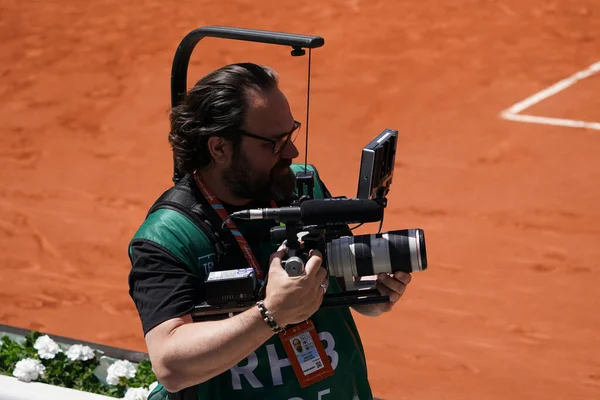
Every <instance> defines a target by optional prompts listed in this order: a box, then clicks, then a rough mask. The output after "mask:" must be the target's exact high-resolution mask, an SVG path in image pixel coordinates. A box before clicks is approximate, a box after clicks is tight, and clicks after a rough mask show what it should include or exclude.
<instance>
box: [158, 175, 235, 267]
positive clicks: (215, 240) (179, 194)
mask: <svg viewBox="0 0 600 400" xmlns="http://www.w3.org/2000/svg"><path fill="white" fill-rule="evenodd" d="M194 187H195V186H194V185H190V184H189V176H187V175H186V176H185V177H184V178H182V179H181V180H180V181H179V182H178V183H177V184H176V185H175V186H173V187H171V188H169V189H168V190H166V191H165V192H164V193H163V194H162V195H161V196H160V197H159V198H158V199H157V200H156V201H155V202H154V204H153V205H152V207H150V210H148V214H147V215H150V214H152V213H153V212H154V211H156V210H158V209H165V208H166V209H171V210H174V211H178V212H180V213H181V214H183V215H185V216H187V217H188V218H190V219H191V220H192V221H193V222H194V223H195V224H196V226H197V227H198V228H199V229H200V230H201V231H202V232H203V233H204V234H205V235H206V236H207V237H208V240H210V242H211V243H212V244H213V245H214V246H215V250H216V256H217V262H218V261H219V260H220V259H221V258H222V256H223V255H224V254H225V249H226V245H225V243H224V242H223V241H222V240H221V239H220V238H219V234H218V233H217V232H218V231H219V229H218V226H219V225H218V224H220V221H217V220H216V219H215V220H213V221H211V220H210V217H209V215H212V214H211V212H210V211H209V212H206V210H205V208H206V205H205V204H203V203H201V202H200V201H198V197H197V193H196V194H195V193H194ZM215 224H217V225H215Z"/></svg>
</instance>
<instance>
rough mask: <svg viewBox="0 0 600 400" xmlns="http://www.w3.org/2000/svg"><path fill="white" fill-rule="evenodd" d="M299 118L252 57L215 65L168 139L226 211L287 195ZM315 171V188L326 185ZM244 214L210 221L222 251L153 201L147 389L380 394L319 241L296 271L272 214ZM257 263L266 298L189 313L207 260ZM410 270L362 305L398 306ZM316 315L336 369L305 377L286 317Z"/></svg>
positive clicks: (137, 273) (138, 252)
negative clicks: (335, 300)
mask: <svg viewBox="0 0 600 400" xmlns="http://www.w3.org/2000/svg"><path fill="white" fill-rule="evenodd" d="M299 128H300V123H299V122H297V121H295V120H294V118H293V116H292V113H291V111H290V107H289V104H288V102H287V100H286V97H285V96H284V94H283V93H282V92H281V90H280V89H279V87H278V81H277V77H276V75H275V73H274V72H273V71H272V70H270V69H269V68H265V67H262V66H259V65H256V64H251V63H244V64H234V65H229V66H226V67H223V68H220V69H218V70H216V71H213V72H212V73H210V74H208V75H207V76H205V77H203V78H202V79H201V80H200V81H199V82H198V83H197V84H196V85H195V86H194V87H193V88H192V89H191V90H190V91H189V92H188V93H187V95H186V98H185V100H184V101H183V102H182V104H180V105H178V106H177V107H175V108H174V109H173V110H172V113H171V132H170V135H169V140H170V143H171V146H172V149H173V151H174V156H175V160H176V163H177V165H178V168H179V170H180V171H181V172H182V173H184V174H185V176H184V178H183V179H182V180H181V181H180V182H179V183H178V184H177V185H187V187H188V188H189V189H190V190H191V192H192V193H195V196H196V199H197V201H198V202H200V203H201V204H203V205H204V206H205V207H204V208H203V209H204V210H205V212H206V214H207V219H211V218H212V219H213V220H214V219H215V218H217V219H219V222H220V221H226V220H227V216H228V215H230V214H231V213H232V212H235V211H239V210H242V209H249V208H263V207H272V206H275V205H276V206H283V205H286V204H289V202H290V201H291V199H292V198H293V196H294V192H295V190H296V189H295V175H294V173H293V168H294V167H295V166H296V165H295V164H294V165H292V160H293V159H294V158H296V157H297V156H298V150H297V148H296V147H295V146H294V143H293V142H294V139H295V137H296V135H297V133H298V130H299ZM314 172H316V170H314ZM315 176H316V179H315V181H316V182H315V197H317V196H318V197H324V196H327V195H328V192H327V189H326V188H325V186H324V185H323V182H322V181H321V180H320V178H319V177H318V174H316V173H315ZM211 213H212V215H208V214H211ZM245 222H246V223H240V222H238V221H235V225H236V226H234V227H232V226H231V225H230V226H229V229H230V230H231V232H233V233H234V234H231V233H229V236H228V235H227V233H223V232H224V231H226V230H227V228H226V227H225V228H224V230H223V229H221V228H222V227H221V226H220V225H219V224H214V225H212V226H213V228H214V230H215V231H219V232H218V234H219V238H220V239H222V240H225V241H227V242H228V246H226V247H227V248H228V251H227V256H226V257H224V258H221V259H219V260H218V261H219V262H218V263H217V254H216V253H217V251H216V247H215V243H213V241H211V240H210V239H209V237H208V236H207V234H206V233H205V232H203V231H202V230H201V229H199V228H198V226H197V225H195V224H194V222H193V221H192V220H191V219H190V218H187V217H186V216H185V215H183V214H181V213H180V212H178V211H177V210H174V209H171V208H168V207H167V208H162V209H158V210H153V211H152V212H150V213H149V215H148V216H147V218H146V220H145V221H144V223H143V224H142V226H141V227H140V228H139V230H138V232H137V233H136V234H135V236H134V238H133V239H132V241H131V243H130V247H129V255H130V259H131V263H132V269H131V272H130V276H129V285H130V295H131V297H132V298H133V300H134V302H135V304H136V307H137V309H138V312H139V315H140V318H141V321H142V326H143V331H144V335H145V340H146V343H147V347H148V353H149V356H150V360H151V362H152V365H153V369H154V372H155V374H156V376H157V378H158V381H159V382H160V384H161V385H159V386H158V387H157V388H156V389H155V390H154V391H153V393H152V394H151V396H150V399H151V400H156V399H167V398H168V399H210V400H213V399H283V400H288V399H295V400H298V399H302V400H317V399H321V398H323V399H324V400H327V398H328V397H329V398H331V399H336V400H337V399H361V400H367V399H372V394H371V389H370V386H369V383H368V379H367V369H366V362H365V359H364V353H363V349H362V344H361V341H360V337H359V334H358V331H357V330H356V327H355V325H354V321H353V319H352V315H351V313H350V310H349V309H348V308H347V307H345V308H332V309H322V310H320V309H319V307H320V305H321V302H322V300H323V295H324V292H325V291H327V290H329V291H330V292H335V291H339V287H338V286H337V283H336V281H335V279H334V278H331V279H330V278H329V277H328V276H327V272H326V270H325V269H324V268H323V267H322V266H321V263H322V261H323V260H322V255H321V254H320V253H319V252H318V251H311V253H310V258H309V260H308V262H307V264H306V267H305V269H306V271H305V274H304V275H302V276H299V277H290V276H288V275H287V273H286V272H285V270H284V269H283V267H282V265H281V261H282V257H283V256H284V255H285V249H284V248H283V247H279V249H278V248H277V247H276V246H275V245H274V244H273V243H271V241H270V240H269V229H270V228H271V227H272V226H274V222H273V221H268V220H258V221H245ZM246 243H247V245H246ZM242 248H243V249H245V251H242V250H241V249H242ZM248 248H249V250H248ZM249 267H252V268H254V270H255V273H256V276H257V277H259V278H262V280H266V282H267V285H266V294H265V297H264V302H261V303H259V304H257V306H256V307H252V308H250V309H248V310H246V311H244V312H241V313H239V314H237V315H235V316H233V317H231V318H227V319H224V320H218V321H216V320H212V321H203V322H194V321H193V320H192V317H191V314H190V312H191V311H192V308H193V306H194V305H196V304H199V303H201V302H202V301H203V300H204V296H205V286H204V282H205V279H206V277H207V275H208V273H209V272H210V271H213V270H230V269H238V268H249ZM409 282H410V275H408V274H403V273H398V274H397V275H396V276H395V277H394V276H387V275H385V276H383V277H381V279H379V280H378V284H377V287H378V288H379V290H380V292H381V293H382V294H387V295H389V296H390V302H389V303H386V304H375V305H368V306H362V307H360V308H358V307H357V308H356V310H357V311H359V312H361V313H363V314H366V315H379V314H381V313H382V312H385V311H389V310H390V309H391V308H392V306H393V305H394V304H395V302H397V301H398V300H399V298H400V296H401V295H402V293H403V292H404V289H405V287H406V285H407V284H408V283H409ZM309 321H310V323H311V324H313V325H314V331H315V332H318V339H319V340H317V341H316V342H318V343H316V342H315V343H314V344H315V349H316V348H317V347H318V346H322V349H323V351H324V353H322V354H326V357H325V358H326V359H324V360H322V361H323V363H320V364H318V365H319V367H321V368H323V364H330V368H331V369H332V370H333V375H331V376H328V377H326V378H324V379H321V380H316V381H314V382H311V383H310V384H309V385H307V386H306V385H304V386H305V387H302V386H301V385H300V380H302V379H303V378H302V376H299V375H298V373H297V371H296V369H295V368H293V366H292V362H293V361H295V360H293V359H291V355H290V353H288V352H287V351H286V348H285V347H284V345H283V341H284V339H283V338H284V337H285V332H281V329H282V328H284V327H288V329H292V328H293V327H294V326H297V327H301V324H303V323H305V324H307V325H308V323H309ZM307 337H309V338H310V336H307ZM290 349H291V347H290ZM314 354H315V355H316V357H317V358H318V357H319V356H318V354H319V353H314Z"/></svg>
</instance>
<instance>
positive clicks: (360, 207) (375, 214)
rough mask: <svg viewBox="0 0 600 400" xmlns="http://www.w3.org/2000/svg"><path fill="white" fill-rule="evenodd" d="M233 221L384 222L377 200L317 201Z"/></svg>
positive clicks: (241, 215)
mask: <svg viewBox="0 0 600 400" xmlns="http://www.w3.org/2000/svg"><path fill="white" fill-rule="evenodd" d="M231 218H236V219H246V220H249V219H274V220H277V221H279V222H286V221H294V222H298V221H301V222H302V223H304V224H305V225H328V224H357V223H365V222H376V221H380V220H381V219H382V218H383V206H382V205H381V204H380V203H378V202H377V201H375V200H361V199H348V198H337V199H317V200H305V201H303V202H302V203H300V206H293V207H281V208H257V209H250V210H244V211H238V212H234V213H233V214H231Z"/></svg>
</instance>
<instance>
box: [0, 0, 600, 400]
mask: <svg viewBox="0 0 600 400" xmlns="http://www.w3.org/2000/svg"><path fill="white" fill-rule="evenodd" d="M172 4H175V3H170V2H158V1H143V2H126V1H114V0H103V1H96V2H89V3H84V2H79V1H27V2H24V1H17V0H3V1H2V3H1V5H0V42H1V43H2V45H1V46H0V121H1V124H0V182H2V184H1V186H0V215H1V217H0V277H1V281H2V286H1V288H0V323H2V324H8V325H14V326H18V327H22V328H27V329H38V330H42V331H45V332H48V333H51V334H55V335H62V336H70V337H74V338H77V339H81V340H86V341H92V342H98V343H102V344H107V345H112V346H119V347H125V348H128V349H133V350H139V351H145V350H146V348H145V344H144V341H143V337H142V331H141V327H140V324H139V322H138V318H137V313H136V310H135V308H134V305H133V303H132V301H131V300H130V298H129V296H128V293H127V289H128V288H127V274H128V271H129V262H128V259H127V250H126V249H127V243H128V241H129V239H130V238H131V236H132V235H133V233H134V232H135V230H136V229H137V227H138V225H139V224H140V223H141V221H142V220H143V218H144V216H145V213H146V210H147V207H149V206H150V205H151V203H152V202H153V200H154V199H155V197H156V196H157V195H158V194H159V193H161V192H162V191H163V190H165V189H166V188H167V187H169V185H170V184H171V176H172V160H171V153H170V149H169V147H168V143H167V130H168V124H167V110H168V108H169V105H170V71H171V61H172V57H173V54H174V52H175V49H176V47H177V45H178V44H179V42H180V40H181V39H182V38H183V36H184V35H185V34H187V33H188V32H189V31H190V30H192V29H194V28H197V27H200V26H205V25H230V26H237V27H247V28H256V29H267V30H279V31H286V32H294V33H306V34H315V35H320V36H323V37H324V38H325V42H326V43H325V46H324V47H322V48H320V49H317V50H315V51H313V53H312V55H313V81H312V91H311V108H310V126H309V131H310V133H311V134H310V141H309V144H310V146H309V161H310V162H312V163H314V164H316V165H317V167H318V168H319V171H320V172H321V174H322V176H323V179H324V180H325V181H326V183H327V184H328V186H329V188H330V189H331V191H332V192H333V193H334V195H347V196H349V197H352V196H355V195H356V180H357V175H358V166H359V161H360V151H361V149H362V147H363V146H364V145H365V144H366V143H367V142H368V141H369V140H370V139H371V138H372V137H374V136H375V135H376V134H378V133H379V132H380V131H381V130H382V129H384V128H386V127H387V128H394V129H398V130H399V132H400V141H399V144H398V155H397V165H396V170H395V179H394V183H393V186H392V191H391V193H390V196H389V201H390V203H389V207H388V210H387V212H386V218H385V224H384V230H392V229H398V228H412V227H421V228H423V229H424V230H425V233H426V239H427V250H428V257H429V270H428V271H426V272H424V273H421V274H415V275H414V276H413V282H412V284H411V285H410V287H409V290H408V291H407V292H406V295H405V297H404V298H403V300H402V301H401V303H399V304H398V306H397V307H396V308H395V309H394V311H393V312H392V313H390V314H388V315H386V316H384V317H380V318H376V319H368V318H366V317H360V316H357V322H358V325H359V329H360V331H361V333H362V337H363V340H364V343H365V346H366V350H367V356H368V364H369V368H370V370H369V371H370V377H371V381H372V385H373V388H374V392H375V394H376V395H377V396H379V397H382V398H385V399H411V400H412V399H419V400H434V399H436V400H437V399H446V400H455V399H486V400H496V399H511V400H516V399H545V400H548V399H552V400H558V399H565V400H580V399H598V398H600V312H599V311H598V310H599V309H600V289H599V288H598V287H599V284H600V272H599V268H598V260H599V259H600V185H599V183H600V130H593V129H580V128H568V127H560V126H551V125H542V124H530V123H522V122H515V121H507V120H504V119H502V118H500V117H499V114H500V112H501V111H502V110H504V109H507V108H509V107H510V106H511V105H513V104H515V103H517V102H519V101H521V100H523V99H525V98H527V97H529V96H531V95H533V94H535V93H536V92H539V91H540V90H543V89H545V88H547V87H549V86H551V85H553V84H554V83H555V82H557V81H559V80H561V79H563V78H565V77H568V76H570V75H572V74H573V73H575V72H577V71H579V70H583V69H585V68H587V67H588V66H590V65H592V64H593V63H595V62H597V61H599V60H600V39H599V38H600V24H598V16H599V14H600V4H598V3H597V2H596V1H593V0H582V1H578V2H565V1H563V2H561V1H544V2H542V1H537V0H536V1H535V2H532V1H530V2H524V1H518V0H506V1H502V0H497V1H475V0H460V1H454V2H437V1H433V0H421V1H404V2H394V1H379V0H371V1H359V0H352V1H351V0H348V1H336V0H326V1H325V0H324V1H323V2H321V3H320V4H319V5H317V2H309V3H306V4H309V5H306V4H304V3H298V2H292V1H268V2H251V1H242V0H239V1H222V2H212V1H179V2H177V4H178V7H177V8H175V7H174V6H173V5H172ZM237 61H254V62H259V63H264V64H268V65H270V66H272V67H274V68H276V69H277V70H278V71H279V73H280V75H281V79H282V85H283V87H284V89H285V91H286V93H287V94H288V97H289V99H290V102H291V104H292V107H293V109H294V113H295V115H296V117H297V119H299V120H301V121H303V122H305V111H306V110H305V109H306V107H305V103H306V72H307V69H306V66H307V58H306V57H303V58H293V57H290V56H289V49H288V48H285V47H279V46H268V45H260V44H252V43H242V42H234V41H229V40H222V39H205V40H203V41H201V42H200V43H199V44H198V46H197V47H196V50H195V51H194V53H193V56H192V62H191V65H190V73H189V78H188V83H189V82H195V80H197V79H198V78H199V77H200V76H201V75H202V74H204V73H206V72H208V71H209V70H211V69H213V68H216V67H218V66H221V65H223V64H225V63H230V62H237ZM524 113H525V114H533V115H541V116H546V117H556V118H566V119H573V120H585V121H590V122H600V75H594V76H590V77H589V78H587V79H584V80H581V81H579V82H577V83H576V84H574V85H572V86H571V87H569V88H567V89H565V90H564V91H561V92H560V93H557V94H556V95H554V96H551V97H549V98H548V99H546V100H544V101H541V102H539V103H537V104H536V105H535V106H532V107H531V108H530V109H528V110H526V111H525V112H524ZM297 144H298V145H299V147H300V148H301V152H302V157H303V154H304V140H303V139H299V141H298V142H297ZM301 160H303V158H302V159H301ZM376 230H377V224H370V225H369V226H365V227H362V228H360V230H359V233H368V232H374V231H376Z"/></svg>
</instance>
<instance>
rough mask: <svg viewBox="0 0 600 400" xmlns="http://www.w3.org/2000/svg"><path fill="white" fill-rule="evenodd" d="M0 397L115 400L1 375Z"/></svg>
mask: <svg viewBox="0 0 600 400" xmlns="http://www.w3.org/2000/svg"><path fill="white" fill-rule="evenodd" d="M0 399H2V400H115V398H114V397H108V396H102V395H100V394H94V393H89V392H83V391H80V390H74V389H67V388H63V387H60V386H53V385H47V384H45V383H39V382H21V381H19V380H18V379H17V378H14V377H11V376H6V375H0Z"/></svg>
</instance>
